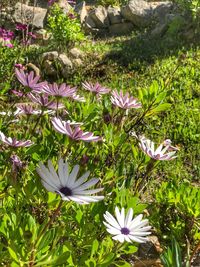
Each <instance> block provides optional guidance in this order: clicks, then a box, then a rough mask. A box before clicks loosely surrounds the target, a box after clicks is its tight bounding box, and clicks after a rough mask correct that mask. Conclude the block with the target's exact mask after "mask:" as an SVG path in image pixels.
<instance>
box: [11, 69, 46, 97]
mask: <svg viewBox="0 0 200 267" xmlns="http://www.w3.org/2000/svg"><path fill="white" fill-rule="evenodd" d="M15 74H16V76H17V79H18V81H19V82H20V83H21V84H23V85H24V86H27V87H29V88H31V89H32V90H33V91H34V92H36V93H41V92H42V89H43V87H44V86H46V84H47V82H41V83H38V81H39V79H40V76H35V78H34V72H33V71H31V72H30V73H29V74H28V73H25V72H24V71H23V70H18V69H15Z"/></svg>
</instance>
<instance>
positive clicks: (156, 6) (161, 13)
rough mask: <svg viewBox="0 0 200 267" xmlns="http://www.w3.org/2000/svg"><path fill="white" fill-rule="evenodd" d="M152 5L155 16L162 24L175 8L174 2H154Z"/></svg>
mask: <svg viewBox="0 0 200 267" xmlns="http://www.w3.org/2000/svg"><path fill="white" fill-rule="evenodd" d="M150 5H151V8H152V10H153V16H154V17H155V18H156V19H157V20H158V21H160V22H164V20H165V16H166V15H167V14H170V12H171V11H172V10H173V7H174V5H173V3H172V2H153V3H150Z"/></svg>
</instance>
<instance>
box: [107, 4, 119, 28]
mask: <svg viewBox="0 0 200 267" xmlns="http://www.w3.org/2000/svg"><path fill="white" fill-rule="evenodd" d="M107 11H108V18H109V21H110V24H118V23H121V22H122V20H123V18H122V14H121V11H120V8H119V7H110V6H109V7H108V10H107Z"/></svg>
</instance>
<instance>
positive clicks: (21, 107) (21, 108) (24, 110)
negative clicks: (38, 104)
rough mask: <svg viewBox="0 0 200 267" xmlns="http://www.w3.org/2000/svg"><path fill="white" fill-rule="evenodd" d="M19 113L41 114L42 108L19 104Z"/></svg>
mask: <svg viewBox="0 0 200 267" xmlns="http://www.w3.org/2000/svg"><path fill="white" fill-rule="evenodd" d="M17 110H18V114H20V115H21V114H26V115H38V114H41V110H34V109H33V107H32V106H31V105H28V104H19V105H17Z"/></svg>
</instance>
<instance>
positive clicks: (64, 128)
mask: <svg viewBox="0 0 200 267" xmlns="http://www.w3.org/2000/svg"><path fill="white" fill-rule="evenodd" d="M51 122H52V124H53V126H54V128H55V130H56V131H57V132H59V133H62V134H66V135H67V136H69V137H70V138H71V139H73V140H82V141H85V142H91V141H94V142H97V141H100V140H102V138H101V137H99V136H94V134H93V133H91V132H83V131H82V130H81V128H80V127H79V126H74V129H72V128H71V126H70V123H68V122H65V121H62V120H61V119H59V118H56V117H54V118H53V119H52V120H51Z"/></svg>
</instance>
